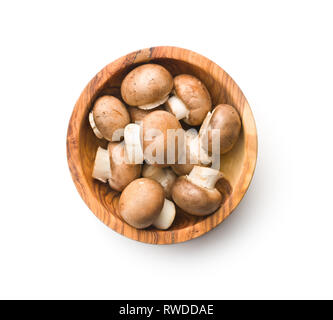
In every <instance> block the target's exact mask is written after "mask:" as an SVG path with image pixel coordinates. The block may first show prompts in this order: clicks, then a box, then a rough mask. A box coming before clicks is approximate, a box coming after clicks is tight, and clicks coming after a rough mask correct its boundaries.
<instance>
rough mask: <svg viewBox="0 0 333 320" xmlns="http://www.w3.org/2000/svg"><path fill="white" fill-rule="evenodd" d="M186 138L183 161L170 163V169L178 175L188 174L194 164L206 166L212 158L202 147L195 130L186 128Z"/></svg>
mask: <svg viewBox="0 0 333 320" xmlns="http://www.w3.org/2000/svg"><path fill="white" fill-rule="evenodd" d="M185 138H186V153H184V154H185V159H184V161H183V162H184V163H176V164H173V165H171V168H172V170H173V171H174V172H175V173H176V174H177V175H178V176H183V175H186V174H189V173H190V172H191V170H192V169H193V167H194V165H201V166H207V165H209V164H210V163H211V162H212V158H211V157H210V156H209V155H208V153H207V151H206V150H205V149H203V148H202V146H201V140H200V139H199V136H198V134H197V132H196V131H193V130H187V131H186V133H185Z"/></svg>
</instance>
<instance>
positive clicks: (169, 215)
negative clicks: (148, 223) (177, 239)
mask: <svg viewBox="0 0 333 320" xmlns="http://www.w3.org/2000/svg"><path fill="white" fill-rule="evenodd" d="M175 216H176V208H175V205H174V203H173V202H172V201H170V200H168V199H165V200H164V205H163V208H162V211H161V213H160V215H159V216H158V217H157V219H156V220H155V221H154V222H153V226H154V227H156V228H157V229H161V230H166V229H169V228H170V227H171V225H172V223H173V221H174V220H175Z"/></svg>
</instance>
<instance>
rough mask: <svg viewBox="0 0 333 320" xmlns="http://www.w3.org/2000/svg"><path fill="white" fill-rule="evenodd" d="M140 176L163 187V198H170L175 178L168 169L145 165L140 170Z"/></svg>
mask: <svg viewBox="0 0 333 320" xmlns="http://www.w3.org/2000/svg"><path fill="white" fill-rule="evenodd" d="M142 176H143V177H144V178H150V179H153V180H155V181H157V182H158V183H159V184H160V185H161V186H162V187H163V189H164V192H165V196H166V197H167V198H168V199H170V198H171V190H172V186H173V184H174V182H175V181H176V178H177V177H176V175H175V174H174V172H173V171H172V170H171V169H170V168H160V167H156V166H150V165H148V164H147V163H146V164H145V165H144V166H143V169H142Z"/></svg>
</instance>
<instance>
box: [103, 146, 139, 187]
mask: <svg viewBox="0 0 333 320" xmlns="http://www.w3.org/2000/svg"><path fill="white" fill-rule="evenodd" d="M108 150H109V155H110V168H111V177H110V178H109V179H108V182H109V185H110V187H111V188H112V189H114V190H116V191H122V190H124V189H125V187H126V186H127V185H128V184H129V183H130V182H132V181H133V180H135V179H137V178H139V177H140V175H141V168H142V166H141V165H140V164H130V163H128V161H127V158H126V152H125V148H124V143H122V142H109V145H108Z"/></svg>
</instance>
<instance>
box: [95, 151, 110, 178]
mask: <svg viewBox="0 0 333 320" xmlns="http://www.w3.org/2000/svg"><path fill="white" fill-rule="evenodd" d="M92 177H93V178H94V179H97V180H99V181H102V182H104V183H105V182H107V180H108V179H110V178H111V166H110V156H109V151H108V150H106V149H103V148H101V147H98V149H97V152H96V157H95V163H94V169H93V172H92Z"/></svg>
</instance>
